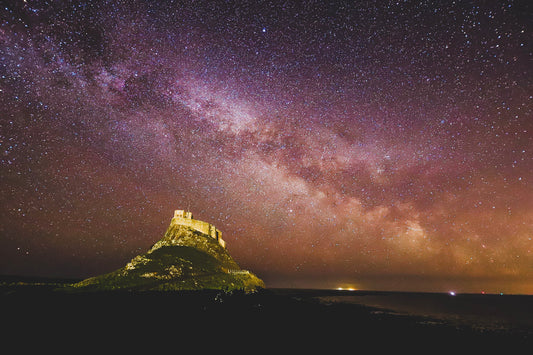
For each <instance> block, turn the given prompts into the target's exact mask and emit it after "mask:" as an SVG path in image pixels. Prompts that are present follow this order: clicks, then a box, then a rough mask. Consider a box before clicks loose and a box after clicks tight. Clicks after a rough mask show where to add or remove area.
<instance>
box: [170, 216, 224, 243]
mask: <svg viewBox="0 0 533 355" xmlns="http://www.w3.org/2000/svg"><path fill="white" fill-rule="evenodd" d="M171 223H176V224H179V225H182V226H187V227H190V228H192V229H194V230H196V231H198V232H201V233H204V234H207V235H208V236H210V237H211V238H213V239H215V240H216V241H217V242H218V244H220V246H222V247H223V248H225V247H226V242H225V241H224V240H223V239H222V232H221V231H219V230H218V229H216V228H215V226H214V225H212V224H210V223H207V222H204V221H199V220H196V219H193V218H192V212H189V211H185V210H175V211H174V217H173V218H172V221H171Z"/></svg>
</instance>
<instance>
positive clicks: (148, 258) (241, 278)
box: [72, 223, 265, 292]
mask: <svg viewBox="0 0 533 355" xmlns="http://www.w3.org/2000/svg"><path fill="white" fill-rule="evenodd" d="M72 287H73V288H75V289H79V290H84V291H98V290H102V291H106V290H139V291H175V290H202V289H219V290H226V291H231V290H244V291H246V292H250V291H254V290H256V289H257V288H264V287H265V284H264V283H263V281H262V280H261V279H259V278H258V277H257V276H255V275H254V274H253V273H251V272H249V271H247V270H242V269H241V268H240V267H239V265H237V263H236V262H235V261H234V260H233V258H232V257H231V256H230V255H229V253H228V252H227V250H226V249H225V248H224V247H222V246H221V245H220V244H219V243H218V242H217V240H216V239H213V238H212V237H210V236H209V235H207V234H204V233H201V232H199V231H197V230H194V229H192V228H190V227H187V226H183V225H179V224H177V223H171V224H170V227H169V228H168V230H167V232H166V233H165V236H164V237H163V238H162V239H161V240H159V241H158V242H157V243H155V244H154V245H153V246H152V248H150V250H149V251H148V252H147V253H146V254H142V255H138V256H136V257H135V258H133V259H132V260H131V261H130V262H129V263H128V264H126V266H124V267H122V268H120V269H118V270H115V271H113V272H110V273H108V274H104V275H100V276H95V277H91V278H88V279H86V280H83V281H81V282H78V283H76V284H73V285H72Z"/></svg>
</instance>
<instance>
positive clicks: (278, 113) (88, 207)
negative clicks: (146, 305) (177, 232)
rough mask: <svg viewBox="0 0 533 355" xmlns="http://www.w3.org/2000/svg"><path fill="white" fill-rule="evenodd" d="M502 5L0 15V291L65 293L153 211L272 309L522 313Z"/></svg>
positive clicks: (125, 252)
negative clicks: (418, 297) (313, 293)
mask: <svg viewBox="0 0 533 355" xmlns="http://www.w3.org/2000/svg"><path fill="white" fill-rule="evenodd" d="M532 13H533V11H532V8H531V6H530V5H527V4H526V2H521V1H489V2H483V3H478V2H473V3H472V2H447V1H443V2H438V3H437V2H434V1H427V2H426V1H421V2H410V1H382V2H377V3H367V2H364V3H360V4H359V3H356V4H353V2H351V1H346V2H344V1H336V2H331V3H325V2H321V1H316V2H315V1H304V2H301V3H299V2H298V3H296V2H277V1H269V2H255V1H235V2H233V1H224V2H223V1H212V2H210V1H194V2H179V1H127V2H120V1H87V2H83V1H80V2H78V1H50V2H41V1H31V0H27V1H8V2H7V3H6V4H5V5H2V7H1V8H0V19H1V27H0V43H1V44H0V144H1V145H0V152H1V153H2V154H1V155H2V156H1V160H0V164H1V168H0V179H1V182H2V189H1V193H0V201H1V202H2V203H1V204H0V235H1V237H0V260H1V261H0V272H1V273H3V274H27V275H43V276H71V277H85V276H89V275H95V274H98V273H103V272H107V271H110V270H112V269H113V268H116V267H119V266H121V265H123V264H124V262H125V261H127V260H129V258H131V257H132V256H134V255H136V254H138V253H140V252H142V251H145V250H146V249H148V248H149V246H150V245H152V244H153V243H154V242H155V241H157V240H158V239H160V238H161V236H162V235H163V233H164V231H165V229H166V227H167V226H168V224H169V221H170V218H171V216H172V213H173V210H174V209H188V210H191V211H192V212H193V213H194V214H195V217H196V218H198V219H201V220H205V221H209V222H210V223H213V224H214V225H216V226H217V228H218V229H220V230H221V231H222V232H223V233H224V239H225V240H226V241H227V243H228V250H229V252H230V253H231V255H232V256H233V257H234V258H235V259H236V260H237V261H238V262H239V263H240V265H241V266H242V267H244V268H247V269H250V270H252V271H253V272H254V273H256V274H258V275H259V276H260V277H261V278H262V279H264V280H265V282H266V283H267V285H268V286H272V287H276V286H278V287H285V286H291V287H337V286H338V285H340V284H343V285H344V284H346V285H351V286H353V287H357V288H367V289H387V290H391V289H401V290H424V291H446V290H449V289H454V290H459V291H468V292H481V291H486V292H502V291H503V292H510V293H533V274H532V273H531V270H533V212H532V211H533V174H532V172H533V112H532V108H533V105H532V103H533V85H532V81H533V72H532V68H533V66H532V65H531V62H532V57H533V54H532V53H533V50H532V41H531V40H532V32H531V30H532V29H531V25H532V21H531V18H532V16H531V15H532Z"/></svg>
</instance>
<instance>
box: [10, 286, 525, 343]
mask: <svg viewBox="0 0 533 355" xmlns="http://www.w3.org/2000/svg"><path fill="white" fill-rule="evenodd" d="M58 287H59V288H60V287H61V283H60V282H48V283H28V282H26V283H20V282H19V283H15V282H3V283H1V284H0V294H1V296H0V297H1V303H0V307H1V308H0V312H1V315H2V323H3V327H4V331H3V334H2V339H3V341H2V342H3V345H4V347H5V346H9V344H10V343H13V344H14V345H15V346H17V349H18V350H20V351H23V350H24V349H28V350H30V349H36V348H38V349H39V350H44V349H56V350H59V349H61V348H65V349H67V350H68V349H70V350H72V351H76V350H98V351H104V350H105V351H106V352H110V351H115V350H116V351H121V353H123V352H126V351H129V350H136V351H139V352H140V351H143V352H144V351H155V350H163V349H167V350H165V351H166V352H172V353H179V352H192V350H194V352H195V353H198V352H200V353H202V352H206V351H213V350H216V351H219V352H228V351H231V352H232V353H234V352H237V353H242V352H247V353H252V352H253V353H255V352H257V351H261V350H272V351H276V352H279V353H288V352H289V351H291V350H294V349H296V350H298V353H301V351H304V350H315V351H316V352H318V351H327V353H332V351H334V350H336V349H342V350H350V352H351V353H355V352H365V353H366V352H369V353H380V352H382V351H390V350H399V349H405V350H421V351H424V352H425V351H431V352H437V353H440V352H442V351H443V350H458V351H460V350H462V351H465V350H469V349H472V350H473V349H475V350H478V351H479V350H483V349H487V350H490V351H491V353H492V352H495V351H496V350H499V349H501V350H502V351H505V353H513V352H514V351H513V350H516V351H517V352H518V351H520V349H522V350H523V349H528V348H529V349H531V347H530V346H531V345H532V344H533V327H532V322H533V321H532V320H533V297H532V296H495V295H457V296H455V297H452V296H449V295H443V294H420V293H391V292H363V291H357V292H349V291H331V290H294V289H293V290H289V289H267V290H261V291H259V292H256V293H253V294H244V293H239V292H233V293H231V294H230V293H224V292H221V291H209V290H207V291H195V292H169V293H154V292H151V293H131V292H106V293H69V292H65V291H58ZM369 347H370V348H369ZM365 348H366V350H363V349H365ZM187 349H188V350H187ZM370 350H372V351H370ZM20 351H19V352H20Z"/></svg>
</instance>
